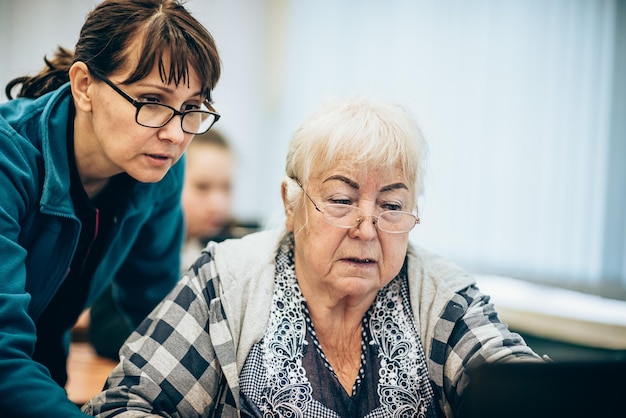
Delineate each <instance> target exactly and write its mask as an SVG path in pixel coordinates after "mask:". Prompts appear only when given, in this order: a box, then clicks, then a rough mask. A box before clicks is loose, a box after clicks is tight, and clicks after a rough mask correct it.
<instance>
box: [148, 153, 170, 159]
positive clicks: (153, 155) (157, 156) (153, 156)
mask: <svg viewBox="0 0 626 418" xmlns="http://www.w3.org/2000/svg"><path fill="white" fill-rule="evenodd" d="M146 155H147V156H148V157H150V158H155V159H157V160H168V159H170V158H172V157H170V156H167V155H161V154H146Z"/></svg>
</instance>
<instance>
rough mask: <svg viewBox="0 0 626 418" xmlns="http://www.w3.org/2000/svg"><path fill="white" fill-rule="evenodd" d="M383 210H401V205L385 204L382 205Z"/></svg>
mask: <svg viewBox="0 0 626 418" xmlns="http://www.w3.org/2000/svg"><path fill="white" fill-rule="evenodd" d="M382 208H383V210H402V205H400V204H397V203H385V204H384V205H382Z"/></svg>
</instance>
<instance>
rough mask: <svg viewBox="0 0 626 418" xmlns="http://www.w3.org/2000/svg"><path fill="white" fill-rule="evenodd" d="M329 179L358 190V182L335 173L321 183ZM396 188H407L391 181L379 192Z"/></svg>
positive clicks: (402, 184)
mask: <svg viewBox="0 0 626 418" xmlns="http://www.w3.org/2000/svg"><path fill="white" fill-rule="evenodd" d="M330 180H339V181H342V182H344V183H346V184H347V185H348V186H350V187H352V188H354V189H356V190H359V184H358V183H357V182H356V181H354V180H351V179H349V178H348V177H345V176H341V175H338V174H337V175H334V176H330V177H328V178H327V179H325V180H324V181H323V182H322V183H326V182H327V181H330ZM397 189H405V190H409V188H408V187H407V185H406V184H404V183H392V184H388V185H386V186H383V187H382V188H381V189H380V192H389V191H391V190H397Z"/></svg>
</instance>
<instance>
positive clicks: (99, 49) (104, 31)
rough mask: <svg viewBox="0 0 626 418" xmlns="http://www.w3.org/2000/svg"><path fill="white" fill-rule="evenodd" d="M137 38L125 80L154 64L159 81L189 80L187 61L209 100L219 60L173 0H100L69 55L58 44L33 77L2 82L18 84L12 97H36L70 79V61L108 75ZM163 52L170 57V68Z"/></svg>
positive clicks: (141, 74) (138, 76)
mask: <svg viewBox="0 0 626 418" xmlns="http://www.w3.org/2000/svg"><path fill="white" fill-rule="evenodd" d="M137 38H139V39H141V45H142V46H141V53H140V55H139V62H138V64H137V67H136V68H135V70H134V71H132V72H131V74H130V76H129V77H128V78H127V79H126V80H125V81H124V83H125V84H128V83H133V82H135V81H137V80H141V79H142V78H144V77H146V76H147V75H148V74H149V73H150V71H152V69H153V68H154V65H155V64H157V65H158V68H159V74H160V76H161V79H162V80H163V81H164V82H166V83H167V84H169V83H174V84H175V85H176V86H178V85H179V84H180V83H189V65H191V67H192V68H193V70H194V71H195V73H196V74H197V75H198V78H199V79H200V83H201V91H202V95H203V96H204V97H205V98H206V100H207V101H209V102H210V101H211V91H212V90H213V89H214V88H215V85H216V84H217V81H218V80H219V77H220V66H221V64H220V59H219V54H218V52H217V47H216V46H215V41H214V40H213V37H212V36H211V34H210V33H209V32H208V31H207V30H206V28H205V27H204V26H202V24H201V23H200V22H198V21H197V20H196V19H195V18H193V17H192V16H191V14H190V13H189V12H188V11H187V10H186V9H185V8H184V7H183V5H182V3H181V2H180V1H178V0H104V1H103V2H102V3H100V4H99V5H98V6H97V7H96V8H95V9H94V10H93V11H91V13H89V15H87V18H86V20H85V23H84V25H83V27H82V29H81V31H80V36H79V39H78V42H77V43H76V47H75V49H74V52H73V54H72V52H71V51H69V50H67V49H65V48H62V47H59V48H58V49H57V51H56V52H55V54H54V56H53V57H52V58H51V59H48V58H44V61H45V63H46V66H45V67H44V69H43V70H41V72H40V73H39V74H37V75H35V76H33V77H29V76H24V77H18V78H16V79H14V80H12V81H10V82H9V83H8V84H7V86H6V90H5V92H6V95H7V97H8V98H9V99H12V98H13V97H12V94H11V93H12V90H13V89H14V88H16V87H18V86H21V88H20V89H19V91H18V93H17V96H16V97H31V98H36V97H39V96H42V95H44V94H46V93H48V92H50V91H52V90H56V89H57V88H59V87H60V86H62V85H63V84H65V83H66V82H68V81H69V75H68V70H69V68H70V67H71V65H72V64H73V63H74V62H77V61H82V62H84V63H85V64H86V65H87V67H88V68H89V70H90V71H91V72H92V74H93V75H94V76H96V77H97V76H98V75H100V76H108V75H109V74H111V73H113V72H115V71H116V70H118V69H121V68H122V67H123V66H124V65H125V64H126V63H127V62H128V60H129V57H130V54H132V53H134V52H135V51H131V50H130V49H129V47H130V45H131V43H132V42H133V41H135V40H136V39H137ZM164 56H167V57H169V59H170V63H169V68H166V67H165V64H164V62H163V58H164Z"/></svg>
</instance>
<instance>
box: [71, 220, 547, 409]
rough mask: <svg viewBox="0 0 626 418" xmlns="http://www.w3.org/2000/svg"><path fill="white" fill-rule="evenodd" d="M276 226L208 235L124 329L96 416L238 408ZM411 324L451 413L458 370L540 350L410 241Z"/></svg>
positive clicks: (466, 281)
mask: <svg viewBox="0 0 626 418" xmlns="http://www.w3.org/2000/svg"><path fill="white" fill-rule="evenodd" d="M284 234H285V231H278V230H277V231H265V232H260V233H255V234H250V235H248V236H246V237H244V238H242V239H238V240H228V241H225V242H223V243H220V244H216V243H211V244H209V245H208V246H207V248H206V249H205V251H204V252H203V253H202V255H201V256H200V257H199V258H198V260H196V262H195V263H194V265H193V266H192V267H191V268H190V269H189V271H188V272H187V273H186V274H185V275H184V276H183V277H182V279H181V280H180V282H179V283H178V285H177V286H176V288H175V289H174V290H173V291H172V292H171V293H170V295H169V296H168V297H167V298H166V299H165V300H164V301H163V302H162V303H161V304H160V305H159V306H157V307H156V308H155V310H154V311H153V312H152V313H151V314H150V315H149V316H148V317H147V318H146V320H145V321H144V322H143V323H142V324H141V325H140V326H139V328H137V330H135V332H133V334H132V335H131V336H130V337H129V339H128V340H127V341H126V343H125V344H124V346H123V347H122V349H121V350H120V363H119V365H118V366H117V367H116V368H115V369H114V370H113V372H112V373H111V375H110V376H109V378H108V380H107V383H106V385H105V389H104V391H103V392H102V393H100V394H99V395H97V396H96V397H94V398H93V399H92V400H90V401H89V402H88V403H87V404H85V406H84V407H83V412H85V413H86V414H89V415H93V416H99V417H112V416H115V417H125V416H128V417H138V416H150V414H154V416H171V417H191V416H194V417H195V416H202V417H214V416H215V417H238V416H239V412H238V411H239V408H238V406H239V381H238V375H239V371H240V370H241V368H242V366H243V363H244V362H245V360H246V357H247V355H248V353H249V351H250V349H251V348H252V346H253V345H254V344H255V343H256V342H258V341H259V340H260V339H261V337H262V336H263V334H264V332H265V329H266V326H267V323H268V320H269V315H270V305H271V298H272V293H273V283H274V271H275V269H274V268H275V264H274V257H275V254H276V251H277V248H278V245H279V243H280V241H281V239H282V238H283V236H284ZM407 257H408V266H409V287H410V298H411V306H412V307H413V310H414V315H415V324H416V326H417V328H418V332H419V334H420V336H421V340H422V344H423V346H424V350H425V353H426V358H427V363H428V373H429V379H430V381H431V384H432V387H433V390H434V393H435V397H436V399H437V401H438V404H439V408H440V411H439V413H440V414H441V415H445V416H454V412H455V411H457V410H458V408H459V405H460V399H461V398H460V394H461V393H462V391H463V389H464V388H465V387H466V385H467V383H468V376H467V370H468V368H470V367H474V366H478V365H480V364H482V363H484V362H486V361H489V362H493V361H509V360H515V359H539V356H537V355H536V354H535V353H534V352H533V351H532V350H531V349H530V348H529V347H528V346H526V345H525V343H524V341H523V340H522V338H521V337H520V336H519V335H517V334H515V333H512V332H510V331H509V330H508V328H507V327H506V324H504V323H502V322H501V321H500V320H499V319H498V316H497V312H496V311H495V309H494V306H493V305H492V304H491V303H490V302H489V297H488V296H486V295H484V294H482V293H480V291H479V290H478V288H477V287H476V286H475V281H474V279H473V277H472V276H470V275H468V274H467V273H465V272H464V271H463V270H461V269H460V268H458V267H457V266H455V265H454V264H452V263H450V262H449V261H447V260H445V259H443V258H441V257H438V256H435V255H433V254H431V253H428V252H426V251H424V250H422V249H420V248H417V247H414V246H410V247H409V250H408V253H407Z"/></svg>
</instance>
